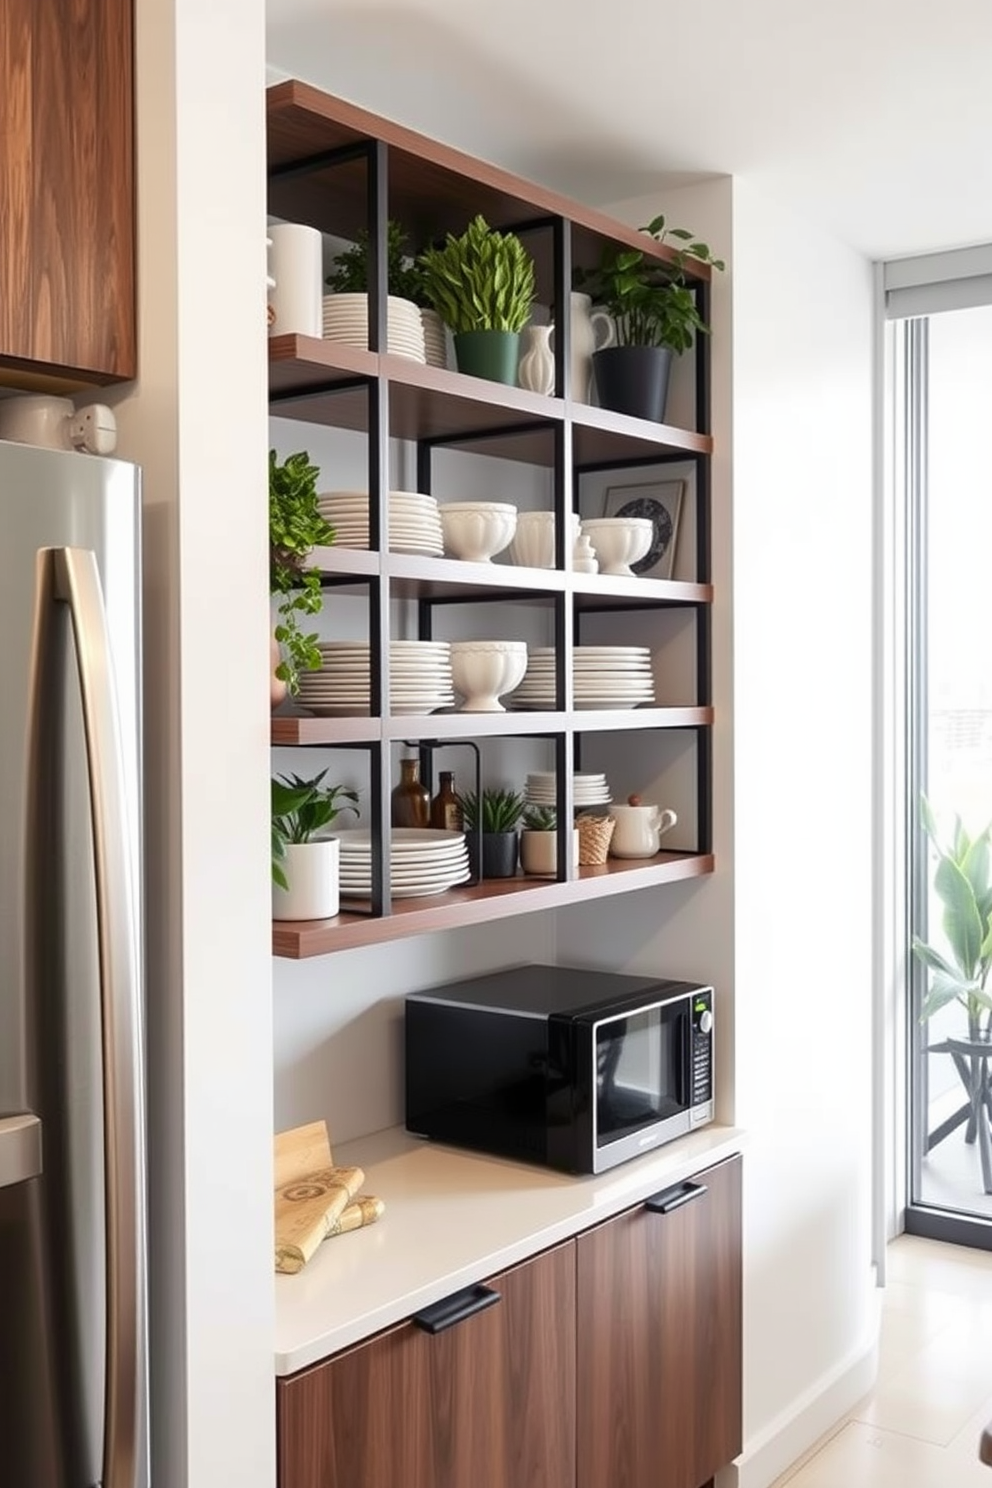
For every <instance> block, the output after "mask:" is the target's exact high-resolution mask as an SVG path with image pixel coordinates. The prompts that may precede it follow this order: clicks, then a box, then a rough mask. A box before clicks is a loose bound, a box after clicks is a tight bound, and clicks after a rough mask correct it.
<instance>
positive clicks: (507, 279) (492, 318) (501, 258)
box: [419, 215, 534, 335]
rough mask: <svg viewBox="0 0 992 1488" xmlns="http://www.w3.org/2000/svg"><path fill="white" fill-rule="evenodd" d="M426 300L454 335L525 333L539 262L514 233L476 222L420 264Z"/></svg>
mask: <svg viewBox="0 0 992 1488" xmlns="http://www.w3.org/2000/svg"><path fill="white" fill-rule="evenodd" d="M419 265H420V271H421V274H422V276H423V288H424V294H425V296H426V298H427V300H428V301H429V303H430V304H431V305H433V307H434V309H435V310H436V311H437V313H438V314H439V315H440V317H441V319H442V320H443V321H444V322H445V324H446V325H448V326H450V327H451V329H452V331H454V332H455V334H456V335H457V334H459V333H461V332H463V331H521V330H523V328H524V326H525V325H526V324H527V322H528V320H529V319H530V312H531V306H532V305H533V303H534V260H533V259H532V258H531V256H530V254H529V253H528V252H527V250H526V249H525V248H524V245H523V244H522V243H521V241H520V239H519V238H518V237H517V236H516V234H515V233H501V232H497V231H496V230H495V229H494V228H491V227H490V226H489V224H488V223H487V222H486V219H485V218H484V217H482V216H481V215H480V216H477V217H474V218H473V219H472V221H471V222H470V223H469V225H468V227H467V228H466V229H465V231H464V232H463V233H462V235H461V237H458V238H456V237H455V236H454V235H453V234H452V233H448V236H447V238H446V239H445V242H444V246H443V247H441V248H428V249H426V250H425V251H424V252H423V253H422V254H421V255H420V259H419Z"/></svg>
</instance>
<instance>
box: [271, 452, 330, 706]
mask: <svg viewBox="0 0 992 1488" xmlns="http://www.w3.org/2000/svg"><path fill="white" fill-rule="evenodd" d="M319 474H320V471H319V469H318V468H317V466H316V465H311V464H310V456H309V455H308V454H307V452H306V451H305V450H301V451H298V452H297V453H296V454H294V455H287V456H286V459H285V460H284V461H282V462H281V463H280V461H279V460H278V459H277V458H276V452H275V450H274V449H273V450H269V593H270V594H273V595H276V594H277V595H278V596H279V603H278V606H277V611H278V616H279V618H278V620H277V622H276V627H275V633H274V637H273V662H274V663H275V664H274V666H273V672H272V676H273V683H272V689H271V694H272V703H273V706H275V705H276V704H277V703H279V702H280V701H281V700H282V697H283V696H285V692H286V691H289V692H290V693H291V694H292V695H293V696H294V697H295V695H296V693H297V692H299V689H300V672H301V671H319V669H320V652H319V650H318V649H317V645H316V641H317V635H316V632H314V633H313V634H309V633H307V632H304V631H303V630H302V628H301V626H300V622H299V616H300V615H316V614H318V613H319V612H320V609H321V607H322V605H323V602H324V599H323V590H322V589H321V586H320V569H319V568H315V567H312V566H311V567H308V566H307V561H306V560H307V558H308V557H309V555H310V553H311V551H312V550H313V549H314V548H316V547H326V546H327V545H328V544H329V543H332V542H333V541H334V528H333V527H332V526H331V525H330V523H328V522H326V521H325V520H324V518H323V517H322V516H321V514H320V508H319V507H318V504H317V477H318V475H319ZM277 653H278V654H277ZM277 683H278V684H282V688H281V689H280V688H279V687H277V685H276V684H277ZM280 690H281V693H282V696H280Z"/></svg>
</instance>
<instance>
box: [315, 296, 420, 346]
mask: <svg viewBox="0 0 992 1488" xmlns="http://www.w3.org/2000/svg"><path fill="white" fill-rule="evenodd" d="M324 340H325V341H341V342H343V343H344V344H345V345H346V346H359V347H361V349H362V350H363V351H367V350H368V345H369V297H368V295H365V294H327V295H325V296H324ZM386 343H387V348H388V351H389V355H390V356H402V357H409V358H410V360H411V361H414V362H426V361H427V353H426V351H425V350H424V323H423V321H422V320H421V318H420V308H419V306H417V305H415V304H414V303H413V301H412V300H404V299H402V298H401V297H400V296H399V295H390V296H389V308H388V315H387V330H386Z"/></svg>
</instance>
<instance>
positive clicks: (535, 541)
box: [510, 511, 651, 568]
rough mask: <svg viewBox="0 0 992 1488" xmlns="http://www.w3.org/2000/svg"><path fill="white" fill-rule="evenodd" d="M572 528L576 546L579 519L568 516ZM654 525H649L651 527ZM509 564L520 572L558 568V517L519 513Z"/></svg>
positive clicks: (535, 513) (533, 512)
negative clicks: (556, 564) (521, 570)
mask: <svg viewBox="0 0 992 1488" xmlns="http://www.w3.org/2000/svg"><path fill="white" fill-rule="evenodd" d="M569 524H570V526H571V527H572V542H571V544H570V547H569V550H570V551H571V549H572V548H574V546H575V539H576V538H577V537H578V535H579V518H578V515H577V514H576V513H575V512H570V513H569ZM650 525H651V524H650V523H648V526H650ZM510 560H511V562H513V563H516V564H518V565H519V566H520V567H521V568H554V566H555V514H554V512H549V511H527V512H520V513H519V515H518V516H517V530H516V532H515V534H514V537H513V541H512V542H511V544H510Z"/></svg>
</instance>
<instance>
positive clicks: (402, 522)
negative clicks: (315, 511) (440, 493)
mask: <svg viewBox="0 0 992 1488" xmlns="http://www.w3.org/2000/svg"><path fill="white" fill-rule="evenodd" d="M317 505H318V507H319V508H320V514H321V516H322V517H325V518H326V519H327V521H328V522H330V524H331V526H332V527H333V528H334V543H335V546H336V547H339V548H367V547H368V545H369V498H368V496H367V494H366V493H365V492H364V491H323V492H321V494H320V495H319V496H318V497H317ZM389 548H390V551H391V552H393V553H420V554H426V555H427V556H428V557H432V558H440V557H442V556H443V554H444V536H443V533H442V531H441V518H440V516H439V514H438V507H437V502H436V501H435V500H434V497H433V496H421V494H420V493H419V491H390V493H389Z"/></svg>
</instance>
